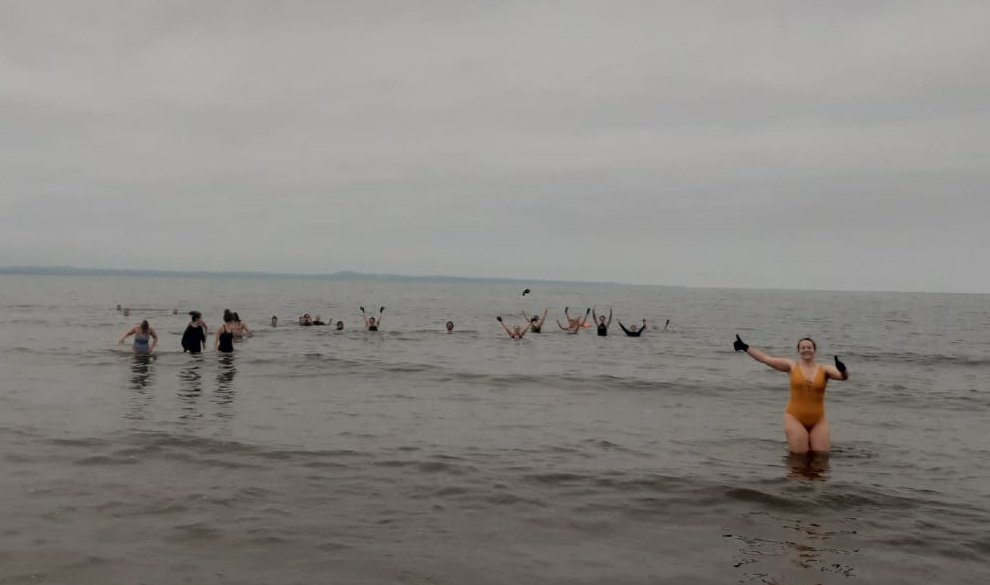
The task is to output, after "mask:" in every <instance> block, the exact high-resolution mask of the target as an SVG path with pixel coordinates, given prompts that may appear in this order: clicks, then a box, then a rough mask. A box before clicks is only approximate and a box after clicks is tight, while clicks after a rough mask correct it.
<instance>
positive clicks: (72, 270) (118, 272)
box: [0, 266, 681, 288]
mask: <svg viewBox="0 0 990 585" xmlns="http://www.w3.org/2000/svg"><path fill="white" fill-rule="evenodd" d="M0 274H26V275H41V276H146V277H183V278H262V279H271V280H275V279H295V280H333V281H368V280H377V281H381V282H438V283H443V282H450V283H453V282H465V283H470V282H476V283H504V284H520V285H531V284H553V285H560V284H580V285H600V286H663V285H636V284H626V283H620V282H585V281H573V280H541V279H522V278H491V277H471V276H442V275H429V276H411V275H405V274H374V273H365V272H354V271H350V270H344V271H339V272H332V273H326V274H299V273H288V272H286V273H282V272H253V271H246V270H240V271H230V272H211V271H205V270H195V271H185V270H138V269H130V268H76V267H74V266H0ZM678 288H681V287H678Z"/></svg>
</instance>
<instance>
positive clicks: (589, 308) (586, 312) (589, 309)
mask: <svg viewBox="0 0 990 585" xmlns="http://www.w3.org/2000/svg"><path fill="white" fill-rule="evenodd" d="M590 312H591V307H588V310H587V311H585V312H584V314H585V315H587V314H588V313H590Z"/></svg>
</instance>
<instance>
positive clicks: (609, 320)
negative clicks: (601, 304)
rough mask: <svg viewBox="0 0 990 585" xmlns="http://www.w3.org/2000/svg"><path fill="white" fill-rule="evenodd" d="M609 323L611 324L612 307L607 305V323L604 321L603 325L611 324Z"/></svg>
mask: <svg viewBox="0 0 990 585" xmlns="http://www.w3.org/2000/svg"><path fill="white" fill-rule="evenodd" d="M611 324H612V307H609V308H608V323H605V325H611Z"/></svg>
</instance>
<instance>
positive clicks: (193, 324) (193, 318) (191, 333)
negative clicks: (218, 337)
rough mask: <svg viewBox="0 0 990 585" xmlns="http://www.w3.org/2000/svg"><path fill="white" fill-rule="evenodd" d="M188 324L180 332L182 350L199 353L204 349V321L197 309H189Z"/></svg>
mask: <svg viewBox="0 0 990 585" xmlns="http://www.w3.org/2000/svg"><path fill="white" fill-rule="evenodd" d="M189 319H190V320H189V324H188V325H186V330H185V331H184V332H183V333H182V351H183V352H186V351H188V352H189V353H200V352H201V351H203V350H204V349H206V333H207V332H206V323H204V322H203V314H202V313H200V312H199V311H189Z"/></svg>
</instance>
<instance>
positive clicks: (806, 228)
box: [0, 2, 990, 292]
mask: <svg viewBox="0 0 990 585" xmlns="http://www.w3.org/2000/svg"><path fill="white" fill-rule="evenodd" d="M988 17H990V6H986V5H984V4H983V3H978V2H949V3H930V2H914V3H912V2H870V3H861V2H822V3H817V2H809V3H787V2H767V3H736V2H725V3H691V2H683V3H682V2H668V3H656V2H618V3H601V2H586V3H579V2H566V3H561V2H546V3H532V2H525V3H523V2H518V3H463V2H408V3H407V2H403V3H397V2H380V3H375V2H370V3H369V2H351V3H324V2H289V3H270V2H190V3H180V2H169V3H161V2H85V3H77V2H30V3H29V2H15V3H9V6H5V18H4V19H2V20H0V38H2V39H3V41H2V43H0V210H2V212H3V213H2V214H0V264H24V263H38V264H75V265H79V266H106V267H149V268H152V267H153V268H172V269H223V268H231V269H254V270H274V271H306V272H324V271H335V270H344V269H356V270H368V271H382V272H385V271H390V272H403V273H414V274H427V273H451V274H462V275H492V276H513V277H544V278H562V279H582V280H586V279H601V280H619V281H625V282H639V283H666V284H687V285H715V286H755V287H793V288H840V289H841V288H853V289H860V288H870V289H908V290H954V291H982V292H987V291H990V276H988V275H987V274H986V273H985V271H981V270H978V269H976V268H975V267H974V266H973V262H974V261H975V262H980V257H981V256H982V254H983V253H985V252H986V251H987V250H988V249H990V245H988V244H990V237H988V236H987V235H986V233H987V231H986V229H985V228H984V225H983V224H984V222H985V218H986V217H988V216H990V215H988V213H987V212H988V209H987V207H988V205H987V203H986V201H987V200H988V198H987V197H986V194H985V192H986V190H987V186H988V184H990V180H988V179H990V177H988V171H987V169H988V168H990V166H988V163H990V160H988V153H990V148H988V147H990V141H988V139H987V138H986V137H987V136H988V133H990V115H988V109H987V106H986V104H987V103H990V39H988V38H987V35H986V34H985V31H986V25H987V23H988Z"/></svg>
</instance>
